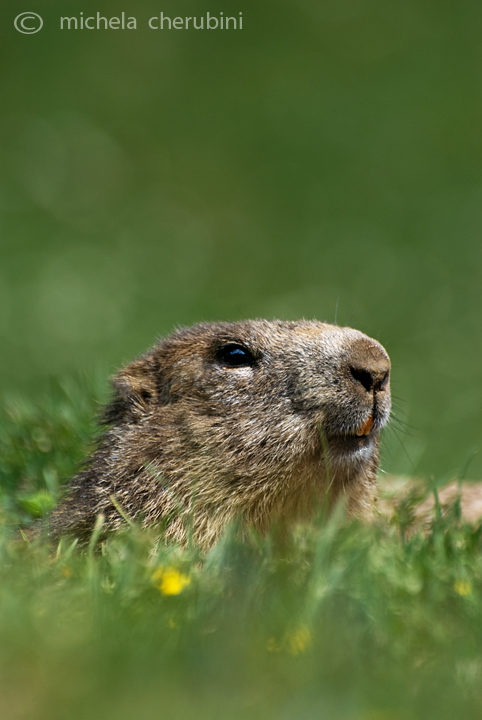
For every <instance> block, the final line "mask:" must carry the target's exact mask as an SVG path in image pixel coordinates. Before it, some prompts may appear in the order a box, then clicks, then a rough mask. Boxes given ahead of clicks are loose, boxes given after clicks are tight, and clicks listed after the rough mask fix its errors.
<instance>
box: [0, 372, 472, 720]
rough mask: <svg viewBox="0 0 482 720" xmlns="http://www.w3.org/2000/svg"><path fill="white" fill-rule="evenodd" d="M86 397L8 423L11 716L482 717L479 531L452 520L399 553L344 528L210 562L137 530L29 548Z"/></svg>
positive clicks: (2, 664) (6, 621) (1, 693)
mask: <svg viewBox="0 0 482 720" xmlns="http://www.w3.org/2000/svg"><path fill="white" fill-rule="evenodd" d="M94 394H95V393H94ZM97 396H98V397H99V398H100V396H101V390H100V385H99V389H98V391H97ZM85 397H86V393H85V387H84V388H83V389H82V385H81V384H80V385H79V384H78V383H66V384H64V385H63V386H57V387H56V388H54V389H53V390H52V392H51V393H50V395H49V400H48V402H47V401H44V402H43V403H42V404H41V405H38V406H35V407H34V406H28V405H26V404H23V403H21V402H20V401H16V402H11V403H10V405H9V406H8V407H7V409H6V411H5V414H4V418H3V420H2V425H1V430H0V435H1V440H0V442H1V456H2V460H1V488H2V495H1V497H2V507H3V511H2V513H3V520H4V522H3V529H2V531H1V533H0V674H1V677H2V681H1V683H0V716H1V717H2V718H5V719H6V720H7V719H8V720H13V719H15V720H17V719H19V720H20V719H22V720H23V718H25V719H26V718H32V717H35V718H36V720H44V719H45V720H47V718H48V720H57V718H58V719H60V718H62V720H63V719H64V718H66V717H68V718H69V719H72V720H75V719H76V718H83V719H84V718H85V720H87V719H88V720H97V719H99V720H100V719H102V720H106V719H107V718H109V719H110V718H116V720H124V719H125V720H131V718H133V717H135V718H136V719H138V720H144V719H147V718H159V717H167V718H183V719H184V718H185V719H187V720H189V719H190V718H193V719H194V718H196V719H197V718H210V719H211V718H230V719H231V718H233V719H235V720H236V719H237V718H243V719H244V718H249V719H250V720H252V719H253V718H254V719H256V718H260V719H261V718H262V719H263V720H266V719H270V718H276V719H279V720H292V719H293V718H297V719H300V720H314V719H315V718H327V719H328V718H329V720H411V719H413V718H423V719H424V720H430V719H431V718H434V719H435V718H436V719H437V720H441V719H442V720H443V719H444V718H447V719H448V718H450V720H453V718H454V717H457V718H479V717H481V716H482V691H481V688H482V651H481V648H482V644H481V641H482V581H481V576H482V572H481V571H482V554H481V532H480V528H473V527H469V526H466V525H464V524H463V523H461V522H460V520H459V519H458V518H457V513H456V512H454V513H452V515H451V516H450V517H448V518H446V519H440V518H439V519H437V520H435V521H434V524H433V526H432V529H431V530H430V531H429V532H428V533H427V534H425V535H422V534H414V535H413V536H411V537H410V538H408V539H405V540H403V541H402V540H401V539H400V532H399V527H398V526H397V523H396V522H395V523H393V524H391V525H390V524H389V523H380V524H376V525H373V526H362V525H360V524H358V523H351V524H347V523H345V522H343V521H342V520H341V517H337V516H336V515H335V516H334V517H332V518H330V519H329V520H326V519H322V518H320V519H319V520H317V521H315V522H314V523H313V524H312V525H311V526H310V527H305V528H298V529H295V530H294V531H293V534H292V535H291V536H290V537H289V538H288V539H284V541H283V542H281V541H279V540H278V539H277V538H276V533H273V534H272V535H271V536H269V537H267V538H263V539H260V538H257V537H254V536H253V537H252V538H251V540H250V541H247V542H244V543H241V542H240V541H239V540H237V538H236V533H235V531H234V529H230V530H228V532H227V533H226V534H225V536H224V537H223V539H222V540H221V542H220V543H218V545H216V546H215V547H214V548H213V549H212V550H211V551H210V552H209V553H207V554H206V555H201V554H200V552H199V550H198V549H196V548H194V547H191V548H187V549H180V548H178V547H176V546H172V545H170V546H167V545H165V544H164V543H163V542H162V541H161V542H159V540H158V536H157V535H156V532H155V531H154V530H151V531H145V530H141V529H140V528H137V527H135V526H134V527H131V528H129V529H128V530H126V532H124V533H121V534H118V535H117V536H113V537H111V538H110V539H109V540H107V541H106V542H104V543H103V544H102V545H101V546H100V547H97V548H96V549H94V547H93V543H92V546H91V547H90V548H84V549H82V550H80V549H79V548H77V547H75V546H74V545H69V544H68V543H61V544H60V545H59V546H58V547H57V548H51V547H50V548H49V547H48V546H47V544H46V543H45V542H44V541H43V540H38V541H35V542H33V543H32V544H29V543H28V542H26V541H24V540H22V539H21V537H20V535H19V534H18V530H17V529H16V525H18V522H19V521H21V522H25V521H27V519H28V517H29V516H30V517H33V516H36V515H39V514H42V512H43V511H44V510H45V508H46V507H48V505H49V504H51V502H52V500H53V499H54V497H55V495H56V493H57V492H58V485H59V484H60V483H61V481H62V480H63V479H64V478H65V477H67V476H68V475H69V474H70V473H71V472H72V471H73V470H74V467H75V465H76V463H77V462H78V460H79V459H80V457H81V456H82V454H83V453H84V452H85V448H86V446H87V443H88V442H89V436H90V419H91V416H92V411H93V407H92V405H91V404H89V403H87V402H86V400H85ZM94 539H95V538H94Z"/></svg>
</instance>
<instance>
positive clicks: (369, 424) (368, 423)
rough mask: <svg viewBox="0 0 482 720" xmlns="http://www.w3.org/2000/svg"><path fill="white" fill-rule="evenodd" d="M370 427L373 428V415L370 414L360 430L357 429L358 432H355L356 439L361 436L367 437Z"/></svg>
mask: <svg viewBox="0 0 482 720" xmlns="http://www.w3.org/2000/svg"><path fill="white" fill-rule="evenodd" d="M372 427H373V413H371V414H370V417H369V418H368V420H367V421H366V422H365V423H363V425H362V426H361V428H359V430H357V431H356V432H355V435H358V437H361V436H362V435H368V433H369V432H370V430H371V429H372Z"/></svg>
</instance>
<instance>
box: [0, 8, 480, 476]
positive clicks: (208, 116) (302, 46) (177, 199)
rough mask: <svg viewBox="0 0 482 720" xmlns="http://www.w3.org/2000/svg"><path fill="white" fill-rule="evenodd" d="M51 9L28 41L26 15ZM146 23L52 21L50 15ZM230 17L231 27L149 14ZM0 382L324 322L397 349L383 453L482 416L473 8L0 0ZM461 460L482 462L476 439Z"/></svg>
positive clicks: (393, 460) (444, 452)
mask: <svg viewBox="0 0 482 720" xmlns="http://www.w3.org/2000/svg"><path fill="white" fill-rule="evenodd" d="M25 10H32V11H35V12H37V13H39V14H40V15H42V17H43V20H44V27H43V29H42V30H41V31H40V32H39V33H37V34H35V35H22V34H20V33H19V32H17V31H16V30H15V29H14V26H13V20H14V18H15V16H16V15H17V14H18V13H19V12H23V11H25ZM122 10H124V11H125V13H126V15H127V16H134V17H136V19H137V29H136V30H124V31H122V30H83V31H81V30H78V31H75V30H70V31H69V30H67V29H64V30H62V31H61V30H60V21H59V19H60V17H61V16H67V15H69V16H76V17H77V18H79V17H80V13H81V12H83V13H84V16H85V17H87V16H88V15H92V14H94V15H95V14H96V12H97V11H99V12H100V13H101V14H102V15H103V16H107V17H112V16H119V15H120V13H121V11H122ZM161 10H162V11H163V12H164V14H165V15H169V16H171V17H176V16H181V17H185V16H198V17H201V16H205V15H206V12H207V11H209V12H210V13H211V14H212V15H214V16H218V17H219V15H220V13H221V12H223V13H224V15H225V16H226V15H234V16H238V13H239V12H242V13H243V29H242V30H237V31H234V30H230V31H221V30H216V31H215V30H211V31H207V30H203V31H200V30H198V31H196V30H193V29H190V30H171V31H168V30H164V31H159V30H150V29H149V27H148V19H149V18H150V17H152V16H156V15H159V12H160V11H161ZM0 28H1V44H0V56H1V85H0V87H1V121H0V168H1V169H0V233H1V239H0V242H1V246H0V247H1V254H0V343H1V372H0V393H2V394H3V395H5V394H10V393H11V392H12V391H14V392H21V393H23V394H29V395H37V394H39V393H40V392H42V391H44V390H45V389H46V387H47V384H48V378H49V376H52V375H68V374H69V373H72V372H73V371H75V370H78V369H81V370H92V369H94V368H98V367H101V368H102V372H105V376H106V377H107V375H108V373H109V372H112V371H113V370H114V369H115V368H116V367H119V366H120V365H121V364H123V363H124V362H126V361H127V360H129V359H130V358H132V357H133V356H135V355H137V354H139V353H140V352H142V351H144V350H145V349H146V348H147V347H148V346H149V345H151V344H152V343H153V341H154V339H155V338H156V337H158V336H160V335H162V334H164V333H167V332H169V331H170V330H171V329H172V328H173V327H175V326H177V325H184V324H190V323H192V322H195V321H199V320H214V319H233V320H234V319H238V318H244V317H265V316H266V317H280V318H285V319H295V318H299V317H302V316H304V317H306V318H313V317H316V318H318V319H320V320H327V321H330V322H333V321H335V319H336V320H337V322H338V323H339V324H343V325H344V324H348V325H352V326H354V327H357V328H359V329H360V330H362V331H364V332H366V333H368V334H369V335H372V336H374V337H376V338H377V339H379V340H380V341H381V342H382V343H383V344H384V345H385V346H386V348H387V349H388V351H389V353H390V355H391V357H392V361H393V366H394V369H393V391H394V395H395V396H396V398H397V400H396V402H395V413H396V415H397V416H398V417H399V418H400V419H401V420H402V421H403V422H404V423H405V429H403V428H402V430H401V431H400V432H398V433H395V432H393V433H392V434H390V433H387V435H386V442H385V451H384V468H385V469H386V470H389V471H392V472H401V473H417V474H426V475H432V474H433V475H438V476H440V475H443V476H448V475H450V474H451V473H452V472H454V471H457V470H459V469H460V468H461V467H462V466H463V465H464V463H465V462H466V459H467V458H468V457H469V456H470V454H471V452H472V451H473V450H474V449H477V448H478V447H479V445H480V439H481V430H482V384H481V374H482V363H481V362H480V357H481V354H482V244H481V236H482V132H481V130H482V128H481V120H482V42H481V39H482V5H481V4H480V3H479V2H476V1H475V0H462V1H461V2H457V3H454V2H444V1H443V0H437V1H435V0H416V2H415V1H414V0H412V1H410V0H383V2H382V1H381V0H319V1H317V0H276V2H274V1H272V0H263V2H260V1H259V0H257V2H254V1H253V0H239V1H238V2H234V0H225V1H224V2H219V1H218V0H213V1H212V2H209V3H206V2H204V1H201V0H197V1H194V0H191V1H190V0H178V1H177V2H172V1H171V2H169V1H168V0H166V1H165V2H162V3H157V2H150V1H149V0H136V2H132V3H131V4H130V5H128V4H125V3H124V5H122V6H121V5H119V3H117V2H113V1H112V2H106V1H105V0H99V2H98V3H97V4H96V3H93V2H90V1H86V2H80V0H76V1H75V2H73V1H71V0H64V1H63V2H57V0H49V1H48V2H47V1H45V2H37V1H35V2H32V3H27V4H25V6H23V5H22V6H20V5H19V4H18V2H16V1H15V2H14V1H13V0H3V2H2V6H1V9H0ZM469 476H472V477H481V476H482V453H480V454H479V455H477V456H476V457H475V459H474V460H473V461H472V464H471V466H470V469H469Z"/></svg>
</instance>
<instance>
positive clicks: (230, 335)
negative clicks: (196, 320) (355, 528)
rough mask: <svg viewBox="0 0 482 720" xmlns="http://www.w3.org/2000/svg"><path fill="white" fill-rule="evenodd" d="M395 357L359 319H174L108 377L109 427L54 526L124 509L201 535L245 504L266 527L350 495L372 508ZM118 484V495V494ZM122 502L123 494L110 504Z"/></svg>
mask: <svg viewBox="0 0 482 720" xmlns="http://www.w3.org/2000/svg"><path fill="white" fill-rule="evenodd" d="M389 373H390V361H389V358H388V355H387V353H386V352H385V350H384V349H383V347H382V346H381V345H380V344H379V343H378V342H376V341H375V340H372V339H371V338H369V337H367V336H366V335H363V334H362V333H361V332H358V331H357V330H352V329H350V328H340V327H337V326H334V325H328V324H326V323H321V322H316V321H300V322H282V321H267V320H255V321H244V322H234V323H229V322H225V323H203V324H199V325H194V326H193V327H191V328H187V329H183V330H178V331H176V332H174V333H173V334H172V335H170V336H169V337H167V338H166V339H164V340H162V341H161V342H159V344H157V345H156V346H155V347H154V348H153V349H152V350H150V351H148V352H147V353H146V354H145V355H143V356H142V357H140V358H139V359H138V360H135V361H134V362H132V363H131V364H129V365H128V366H127V367H126V368H124V369H123V370H121V371H120V372H119V373H118V374H117V375H116V376H115V377H114V379H113V387H114V395H113V398H112V401H111V402H110V404H109V405H107V407H106V408H105V410H104V413H103V416H102V422H103V423H104V424H105V426H106V429H105V433H104V434H103V436H102V437H101V440H100V443H99V446H98V449H97V450H96V452H94V454H93V455H92V457H91V458H90V459H89V460H88V462H87V464H86V466H85V468H84V469H83V470H82V471H81V472H80V473H79V474H78V475H77V476H76V477H74V478H73V480H72V481H71V483H70V488H69V491H68V494H67V496H66V498H65V500H64V501H63V502H62V503H61V504H60V506H59V507H58V508H57V509H56V510H54V512H53V513H52V515H51V518H50V532H51V534H52V536H53V537H59V536H61V535H65V534H69V535H77V536H79V537H82V538H85V537H88V536H89V535H90V533H91V532H92V528H93V526H94V522H95V519H96V517H97V516H98V515H100V514H103V515H104V517H105V527H106V528H107V529H114V528H118V527H120V526H121V525H122V524H123V522H124V521H123V519H122V516H121V514H120V513H119V511H118V509H117V508H120V507H122V508H123V509H124V511H125V512H126V513H127V514H128V515H129V516H131V517H133V518H138V519H139V520H140V521H142V523H143V524H145V525H148V524H153V523H157V522H163V523H165V524H166V525H167V533H168V536H170V537H173V538H174V539H176V540H179V541H181V542H182V541H185V539H186V537H187V533H188V532H189V531H190V530H192V532H193V534H194V537H195V539H197V541H199V542H201V543H202V544H204V545H209V544H211V543H212V542H213V541H215V540H216V538H217V537H218V535H219V533H220V531H221V530H222V529H223V527H224V525H225V524H226V523H227V522H229V521H231V520H233V519H235V518H240V517H241V518H243V520H244V521H245V522H247V523H250V524H252V525H254V526H255V527H256V528H257V529H258V530H259V531H261V532H263V531H264V530H265V529H266V528H267V527H268V526H269V524H270V523H271V522H272V521H273V520H276V519H296V518H308V517H309V516H310V515H311V514H312V513H313V510H314V509H315V508H316V506H317V503H318V502H319V501H321V500H323V498H325V497H326V495H327V492H328V490H329V496H330V502H333V501H335V500H336V499H337V498H338V497H339V496H340V495H341V494H345V495H346V499H347V510H348V512H349V513H350V514H353V515H360V516H364V515H367V514H369V513H370V512H371V508H372V503H373V499H374V496H375V492H376V470H377V466H378V444H379V433H380V430H381V428H382V427H383V426H384V425H385V423H386V422H387V420H388V416H389V412H390V388H389ZM113 497H114V502H113V500H112V498H113ZM116 506H117V508H116Z"/></svg>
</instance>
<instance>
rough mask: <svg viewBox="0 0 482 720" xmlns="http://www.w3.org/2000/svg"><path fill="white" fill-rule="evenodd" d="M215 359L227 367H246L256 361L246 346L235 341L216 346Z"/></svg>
mask: <svg viewBox="0 0 482 720" xmlns="http://www.w3.org/2000/svg"><path fill="white" fill-rule="evenodd" d="M216 360H217V361H218V362H219V363H221V365H227V366H228V367H248V366H250V365H254V363H255V362H256V358H255V357H254V355H253V354H252V353H251V352H250V351H249V350H248V349H247V348H245V347H243V345H237V344H236V343H228V344H227V345H223V346H222V347H220V348H218V350H217V352H216Z"/></svg>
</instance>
